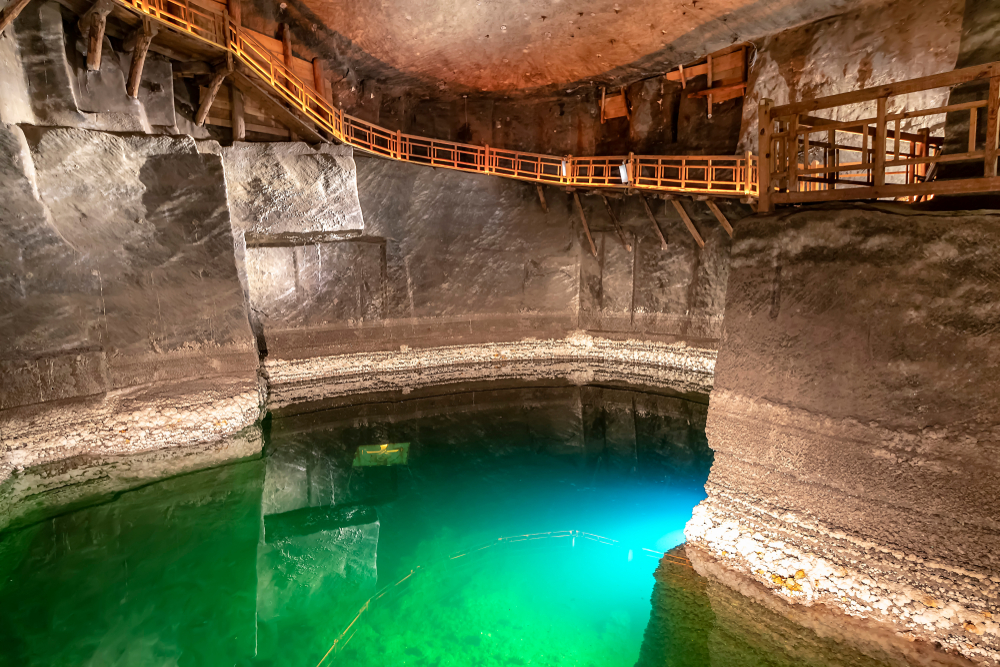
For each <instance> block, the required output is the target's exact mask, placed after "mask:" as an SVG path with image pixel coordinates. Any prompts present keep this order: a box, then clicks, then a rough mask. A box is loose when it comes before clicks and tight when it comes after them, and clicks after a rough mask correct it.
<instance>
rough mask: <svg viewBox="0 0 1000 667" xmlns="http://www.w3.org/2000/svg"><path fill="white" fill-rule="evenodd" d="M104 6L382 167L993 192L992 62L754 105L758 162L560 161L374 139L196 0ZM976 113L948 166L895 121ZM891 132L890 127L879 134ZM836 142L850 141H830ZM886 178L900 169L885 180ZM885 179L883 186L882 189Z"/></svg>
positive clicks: (641, 183)
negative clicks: (185, 47)
mask: <svg viewBox="0 0 1000 667" xmlns="http://www.w3.org/2000/svg"><path fill="white" fill-rule="evenodd" d="M114 2H116V3H118V4H120V5H122V6H124V7H125V8H127V9H129V10H131V11H133V12H136V13H138V14H140V15H142V16H148V17H150V18H152V19H155V20H156V21H159V22H161V23H163V24H164V25H166V26H167V27H168V28H170V29H171V30H173V31H175V32H180V33H184V34H187V35H190V36H192V37H194V38H195V39H198V40H199V41H201V42H203V43H206V44H210V45H212V46H214V47H217V48H219V49H221V50H223V51H226V52H227V53H229V54H231V55H232V57H233V59H234V60H236V61H238V62H239V63H242V65H243V66H245V67H246V68H247V69H249V70H250V71H252V72H253V73H254V74H256V75H257V76H258V77H260V78H261V79H263V80H264V81H265V82H266V83H267V84H268V86H269V87H270V88H271V89H272V90H273V91H274V92H275V93H276V94H277V95H278V96H279V97H280V98H281V99H283V100H285V101H286V102H287V103H288V104H289V105H290V106H292V107H293V108H295V109H296V110H298V111H299V112H300V113H302V114H304V115H305V117H306V118H308V119H309V120H311V121H312V122H313V123H315V124H316V126H317V127H319V128H320V129H321V130H322V131H324V132H326V133H327V134H328V135H329V136H330V137H332V138H333V139H335V140H337V141H341V142H343V143H345V144H348V145H350V146H353V147H354V148H356V149H358V150H362V151H365V152H368V153H372V154H375V155H380V156H383V157H387V158H390V159H393V160H400V161H403V162H412V163H414V164H425V165H431V166H436V167H445V168H448V169H456V170H458V171H465V172H472V173H480V174H489V175H497V176H504V177H506V178H514V179H518V180H522V181H530V182H534V183H540V184H555V185H562V186H567V187H574V188H590V189H617V190H623V189H625V190H628V189H633V190H640V191H642V190H646V191H660V192H667V193H680V194H696V195H702V196H706V195H707V196H719V197H742V198H759V206H758V210H759V211H760V212H764V213H766V212H769V211H770V210H771V209H772V207H773V205H774V204H781V203H791V204H794V203H805V202H814V201H835V200H845V199H876V198H886V197H889V198H896V199H901V198H910V199H911V200H914V199H916V198H919V197H922V196H928V195H933V194H945V193H955V192H988V191H993V190H996V189H997V187H998V185H997V184H998V182H1000V180H998V178H997V160H998V156H1000V62H995V63H988V64H985V65H978V66H975V67H967V68H964V69H960V70H955V71H952V72H944V73H942V74H935V75H932V76H926V77H921V78H918V79H911V80H909V81H901V82H897V83H892V84H887V85H883V86H876V87H873V88H866V89H863V90H858V91H853V92H849V93H842V94H839V95H831V96H828V97H823V98H819V99H815V100H805V101H802V102H793V103H790V104H784V105H781V106H774V105H773V104H772V103H771V102H770V101H769V100H763V101H762V103H761V106H760V151H761V158H760V159H758V158H757V157H755V156H753V155H752V154H751V153H749V152H748V153H745V154H743V155H735V156H733V155H718V156H704V155H700V156H683V155H681V156H666V155H632V154H630V155H627V156H610V157H573V156H565V157H561V156H556V155H545V154H540V153H526V152H521V151H513V150H504V149H497V148H492V147H490V146H475V145H471V144H463V143H458V142H453V141H445V140H439V139H429V138H426V137H420V136H416V135H410V134H403V133H402V132H399V131H398V130H397V131H392V130H388V129H385V128H383V127H380V126H378V125H376V124H374V123H369V122H367V121H364V120H362V119H360V118H357V117H354V116H351V115H348V114H346V113H345V112H344V111H343V110H341V109H338V108H337V107H335V106H334V105H333V104H332V103H331V102H330V101H328V100H327V99H325V98H324V97H323V95H322V94H321V93H319V92H318V91H317V90H316V89H315V88H314V86H313V82H311V81H310V82H307V81H303V80H302V79H301V78H299V77H298V76H297V75H296V74H295V73H294V72H293V71H292V70H291V68H290V67H289V66H287V65H286V63H285V62H284V59H283V58H281V57H279V56H277V55H276V54H274V53H272V52H271V51H270V49H268V48H267V47H266V46H264V45H262V44H260V43H259V42H258V41H257V40H255V39H254V38H253V36H252V35H251V34H250V33H249V31H244V30H243V29H242V28H241V27H240V25H239V23H238V22H237V21H233V20H232V19H231V18H230V17H229V16H228V14H220V13H219V12H216V11H214V10H212V9H209V8H206V7H203V6H200V5H198V3H197V0H114ZM175 12H179V13H175ZM971 81H989V82H990V93H989V98H988V99H987V101H986V102H985V103H983V102H972V103H966V104H962V105H951V106H949V105H943V106H939V107H936V108H932V109H923V110H916V111H904V112H903V113H888V98H889V97H893V96H898V95H905V94H908V93H913V92H919V91H922V90H930V89H934V88H942V87H950V86H955V85H958V84H962V83H968V82H971ZM873 101H874V102H876V104H877V107H878V109H877V111H878V113H877V114H876V116H875V117H874V118H865V119H862V120H854V121H834V120H828V119H823V118H817V117H815V116H811V115H809V114H810V113H811V112H814V111H819V110H823V109H834V108H836V107H842V106H846V105H851V104H858V103H864V102H873ZM983 107H985V116H986V118H985V121H986V130H987V136H986V144H985V146H984V147H983V148H982V149H979V148H978V146H977V144H976V136H975V127H976V121H977V117H975V118H970V121H971V122H970V129H971V130H972V131H971V132H970V136H969V141H968V147H969V150H968V152H966V153H962V154H956V155H948V156H942V155H940V149H941V146H942V143H943V142H942V139H941V138H938V137H931V136H929V133H928V132H927V131H926V130H921V131H919V132H915V133H914V132H902V131H901V128H900V123H901V122H902V120H903V119H906V118H914V117H919V116H926V115H929V114H943V113H948V112H953V113H954V112H960V111H962V110H967V111H968V112H969V113H970V114H972V115H973V116H976V114H978V110H979V109H980V108H983ZM775 123H777V125H778V126H777V128H776V127H775ZM873 123H874V127H872V124H873ZM892 124H894V127H890V125H892ZM838 133H840V134H844V135H847V136H848V137H849V138H850V137H855V139H853V140H850V139H849V140H847V141H841V140H838V139H837V135H838ZM817 134H819V135H823V136H822V138H821V139H820V140H819V141H815V142H811V137H812V136H813V135H817ZM858 138H859V139H858ZM854 142H858V143H860V145H857V146H856V145H854ZM887 144H888V145H887ZM817 149H819V150H822V151H823V155H824V162H823V164H820V165H818V164H816V163H810V155H811V154H812V152H811V151H814V150H817ZM846 153H857V154H859V155H860V160H859V161H854V160H850V159H846V160H845V159H843V154H846ZM800 155H801V156H802V157H803V159H802V162H801V164H800V161H799V156H800ZM959 160H983V161H984V176H983V177H980V178H974V179H964V180H962V181H943V182H942V181H931V180H930V174H931V173H932V171H933V168H934V167H933V165H935V164H937V163H941V162H950V161H959ZM889 167H896V168H899V167H902V170H901V171H892V172H890V171H887V168H889ZM887 176H891V177H892V179H893V181H892V182H887V180H886V177H887ZM900 179H901V180H902V182H899V181H900Z"/></svg>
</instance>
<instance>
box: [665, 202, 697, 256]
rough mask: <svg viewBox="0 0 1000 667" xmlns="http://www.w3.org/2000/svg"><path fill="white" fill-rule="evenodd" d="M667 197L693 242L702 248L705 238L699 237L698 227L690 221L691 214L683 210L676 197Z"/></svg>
mask: <svg viewBox="0 0 1000 667" xmlns="http://www.w3.org/2000/svg"><path fill="white" fill-rule="evenodd" d="M667 199H668V200H669V201H670V203H671V204H673V205H674V208H675V209H676V210H677V215H679V216H681V220H683V221H684V226H685V227H687V229H688V231H689V232H691V236H692V237H693V238H694V242H695V243H697V244H698V247H699V248H704V247H705V239H703V238H701V234H699V233H698V228H697V227H695V226H694V222H692V221H691V216H689V215H688V212H687V211H685V210H684V207H683V206H682V205H681V202H680V201H679V200H678V199H677V198H676V197H671V196H668V197H667Z"/></svg>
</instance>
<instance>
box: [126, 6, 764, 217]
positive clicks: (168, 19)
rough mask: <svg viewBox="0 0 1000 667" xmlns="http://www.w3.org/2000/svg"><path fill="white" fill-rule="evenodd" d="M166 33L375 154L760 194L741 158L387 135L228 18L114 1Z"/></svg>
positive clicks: (596, 183) (523, 175)
mask: <svg viewBox="0 0 1000 667" xmlns="http://www.w3.org/2000/svg"><path fill="white" fill-rule="evenodd" d="M116 1H117V2H118V3H119V4H121V5H124V6H125V7H127V8H128V9H130V10H132V11H134V12H137V13H139V14H143V15H146V16H149V17H152V18H153V19H156V20H158V21H160V22H162V23H163V24H165V25H166V26H168V27H169V28H171V29H173V30H175V31H178V32H182V33H186V34H188V35H190V36H192V37H195V38H197V39H199V40H201V41H202V42H205V43H208V44H211V45H213V46H216V47H218V48H220V49H223V50H225V51H228V52H229V53H231V54H232V55H233V57H234V58H235V59H237V60H239V61H240V62H241V63H243V64H244V65H246V66H247V67H248V68H249V69H250V70H252V71H253V72H254V73H255V74H256V75H258V76H259V77H260V78H261V79H263V80H264V81H265V82H266V83H267V84H268V86H269V87H270V88H271V89H272V90H274V91H275V92H276V93H277V94H278V95H279V96H280V97H281V98H282V99H284V100H285V101H286V102H287V103H288V104H289V105H290V106H292V107H293V108H295V109H297V110H298V111H300V112H301V113H303V114H304V115H305V116H306V117H307V118H308V119H309V120H311V121H312V122H314V123H315V124H316V125H317V126H318V127H319V128H321V129H322V130H323V131H325V132H326V133H327V134H329V135H330V136H332V137H333V138H335V139H336V140H338V141H342V142H344V143H346V144H350V145H351V146H353V147H355V148H357V149H359V150H362V151H366V152H369V153H374V154H376V155H382V156H385V157H387V158H391V159H393V160H402V161H404V162H412V163H414V164H425V165H431V166H435V167H445V168H448V169H457V170H459V171H467V172H474V173H481V174H492V175H497V176H505V177H507V178H516V179H520V180H524V181H531V182H534V183H551V184H555V185H564V186H568V187H581V188H614V189H620V190H621V189H637V190H655V191H664V192H675V193H690V194H696V195H711V196H722V197H756V196H757V176H756V175H757V160H756V158H755V157H753V156H752V155H751V154H749V153H747V154H745V155H737V156H730V155H724V156H700V155H699V156H656V155H639V156H636V155H627V156H616V157H572V156H565V157H561V156H555V155H541V154H537V153H524V152H521V151H512V150H504V149H498V148H491V147H490V146H474V145H471V144H461V143H456V142H453V141H441V140H437V139H427V138H424V137H419V136H415V135H410V134H403V133H401V132H398V131H395V132H394V131H391V130H387V129H385V128H383V127H379V126H378V125H375V124H374V123H369V122H367V121H364V120H361V119H360V118H355V117H354V116H350V115H348V114H346V113H344V112H343V111H342V110H340V109H338V108H336V107H335V106H333V104H332V103H330V102H329V101H328V100H326V99H325V98H324V97H323V96H322V95H320V93H318V92H317V91H316V90H315V88H314V87H313V86H312V85H311V84H310V83H307V82H305V81H303V80H302V79H301V78H299V77H298V76H296V75H295V73H294V72H293V71H292V70H291V69H290V68H289V67H287V66H286V65H285V63H284V61H283V59H282V58H281V57H279V56H277V55H276V54H274V53H272V52H271V51H270V50H269V49H267V48H266V47H265V46H263V45H262V44H260V42H258V41H257V40H255V39H254V38H253V37H251V36H250V34H249V33H248V31H244V30H242V29H241V28H240V26H239V25H237V24H236V23H235V22H234V21H232V20H230V18H229V16H228V15H227V14H226V13H225V12H223V13H221V14H220V13H218V12H216V11H213V10H211V9H208V8H205V7H202V6H199V5H198V4H197V3H195V2H192V1H191V0H116Z"/></svg>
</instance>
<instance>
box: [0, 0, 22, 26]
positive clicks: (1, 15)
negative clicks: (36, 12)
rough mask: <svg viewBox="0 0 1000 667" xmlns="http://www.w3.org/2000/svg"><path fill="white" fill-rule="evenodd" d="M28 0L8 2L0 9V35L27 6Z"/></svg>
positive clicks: (11, 0)
mask: <svg viewBox="0 0 1000 667" xmlns="http://www.w3.org/2000/svg"><path fill="white" fill-rule="evenodd" d="M28 2H29V0H10V1H9V2H8V3H7V6H5V7H4V8H3V9H0V34H2V33H3V31H4V29H6V28H7V26H9V25H10V24H11V23H13V22H14V19H16V18H17V15H18V14H20V13H21V12H22V11H23V10H24V8H25V7H27V6H28Z"/></svg>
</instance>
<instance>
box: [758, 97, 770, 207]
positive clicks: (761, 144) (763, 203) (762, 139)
mask: <svg viewBox="0 0 1000 667" xmlns="http://www.w3.org/2000/svg"><path fill="white" fill-rule="evenodd" d="M773 107H774V102H773V101H772V100H769V99H767V98H764V99H762V100H761V101H760V104H759V105H758V107H757V123H758V134H759V135H760V136H759V139H758V144H757V155H758V156H759V157H758V158H757V190H758V191H757V202H758V204H757V212H758V213H770V212H771V170H772V169H773V168H774V166H773V165H774V160H773V159H772V158H771V153H772V151H773V146H772V144H773V143H774V142H773V141H772V139H771V135H772V134H773V133H774V121H773V120H771V110H772V108H773Z"/></svg>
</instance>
